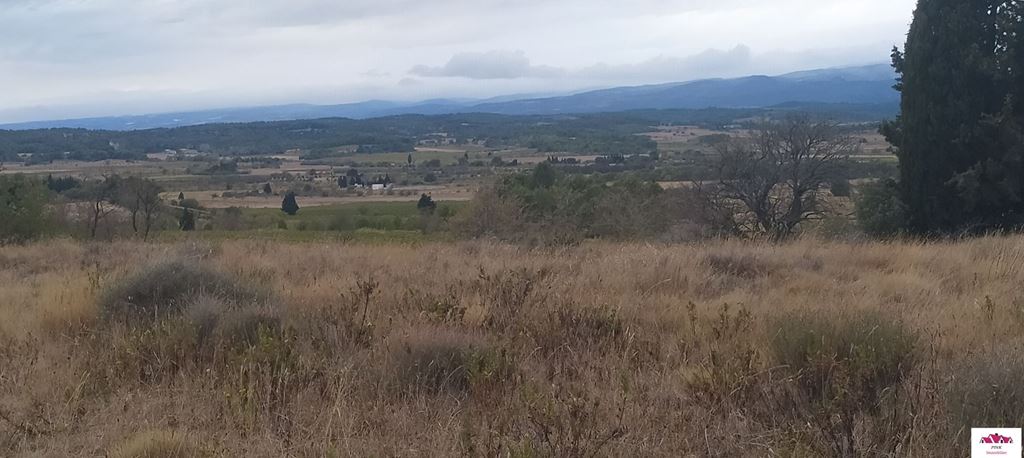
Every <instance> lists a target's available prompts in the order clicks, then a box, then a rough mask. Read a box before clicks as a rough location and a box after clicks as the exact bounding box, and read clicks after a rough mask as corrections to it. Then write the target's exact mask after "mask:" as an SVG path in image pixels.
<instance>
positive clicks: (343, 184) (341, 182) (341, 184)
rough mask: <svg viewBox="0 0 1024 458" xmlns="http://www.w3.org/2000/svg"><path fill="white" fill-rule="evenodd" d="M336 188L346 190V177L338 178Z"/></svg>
mask: <svg viewBox="0 0 1024 458" xmlns="http://www.w3.org/2000/svg"><path fill="white" fill-rule="evenodd" d="M338 187H339V188H341V189H346V188H348V177H347V176H345V175H342V176H340V177H338Z"/></svg>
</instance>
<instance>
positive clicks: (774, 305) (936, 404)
mask: <svg viewBox="0 0 1024 458" xmlns="http://www.w3.org/2000/svg"><path fill="white" fill-rule="evenodd" d="M170 260H174V261H176V262H179V263H181V264H182V265H185V266H189V265H192V266H196V267H197V268H200V267H201V269H208V271H213V272H217V273H218V275H222V276H224V278H230V279H231V282H232V285H241V286H238V288H234V287H233V289H231V291H234V290H235V289H239V290H244V289H245V288H246V287H251V288H252V289H253V290H254V291H255V290H258V291H269V292H270V293H269V294H261V295H260V298H259V299H258V303H249V302H251V301H252V299H251V298H249V297H247V296H245V295H242V296H243V297H227V296H231V294H220V295H218V294H207V293H210V291H205V290H204V291H200V290H198V289H197V290H196V291H187V293H188V294H185V292H183V294H182V295H181V296H176V297H179V298H180V300H181V301H183V302H182V304H184V305H181V307H178V308H182V310H181V311H180V313H169V314H161V315H159V316H156V315H154V316H153V317H152V319H147V320H118V319H116V317H115V319H106V318H105V316H104V311H103V310H101V305H102V303H103V301H104V300H105V299H104V298H106V297H109V295H110V294H111V293H110V292H111V291H125V288H124V286H125V284H127V283H131V282H137V281H140V280H139V279H140V278H145V281H147V282H154V285H158V284H160V283H161V280H160V277H159V276H153V275H150V276H148V277H147V276H146V275H145V273H146V272H150V273H152V272H154V271H150V270H147V269H151V268H153V267H152V266H159V265H166V262H168V261H170ZM165 275H166V274H165ZM1022 280H1024V238H1021V237H1005V238H994V237H993V238H981V239H974V240H969V241H963V242H941V243H939V242H936V243H866V244H844V243H833V242H820V241H814V240H804V241H798V242H794V243H791V244H786V245H777V246H773V245H755V244H747V243H742V242H732V241H722V242H709V243H706V244H703V245H650V244H604V243H590V244H583V245H582V246H578V247H574V248H568V249H535V250H531V249H525V248H521V247H517V246H511V245H501V244H490V243H483V242H480V243H476V242H473V243H458V244H428V245H422V246H370V245H342V244H285V243H275V242H267V241H238V242H224V243H220V244H210V243H204V242H190V243H181V244H143V243H134V242H116V243H112V244H80V243H76V242H69V241H57V242H47V243H42V244H37V245H29V246H24V247H4V248H2V249H0V285H2V286H0V455H3V456H103V455H107V454H116V455H118V456H126V455H130V454H131V453H135V452H131V451H132V450H143V451H145V450H149V449H150V448H148V447H152V448H153V450H168V449H169V450H171V452H167V453H171V455H166V456H178V455H180V454H181V453H185V452H181V451H182V450H185V451H192V452H189V453H191V454H204V455H210V456H381V455H402V456H409V455H412V456H452V455H468V456H494V455H502V456H595V455H597V456H707V455H712V456H828V455H844V454H845V455H850V456H853V455H860V456H962V455H964V454H965V453H966V452H965V450H966V449H967V447H968V444H967V441H968V437H969V434H968V433H969V430H965V428H969V427H971V426H980V425H981V424H982V423H992V424H996V423H999V424H1008V423H1012V422H1015V421H1018V420H1021V419H1022V418H1021V417H1022V415H1021V412H1024V396H1022V395H1021V394H1020V393H1021V391H1020V390H1017V389H1016V387H1015V386H1012V384H1013V383H1014V381H1019V380H1020V378H1021V376H1024V363H1022V362H1021V361H1022V360H1021V359H1020V358H1017V357H1014V356H1013V355H1016V354H1019V353H1020V351H1021V346H1022V345H1021V344H1022V342H1024V340H1022V337H1021V335H1022V334H1021V332H1020V329H1021V325H1022V324H1024V293H1021V290H1020V284H1021V281H1022ZM169 281H170V280H169ZM131 284H132V287H133V288H138V287H139V284H137V283H131ZM177 288H183V289H188V286H187V285H186V286H181V284H178V286H177ZM213 293H217V291H213ZM124 300H126V301H129V302H130V300H131V299H130V298H124ZM247 301H249V302H247ZM175 310H177V308H175ZM865 317H868V318H865ZM805 319H806V320H805ZM805 322H806V323H809V324H803V323H805ZM793 323H797V324H796V325H794V324H793ZM871 323H875V324H871ZM878 323H885V324H884V325H880V324H878ZM879 329H880V330H879ZM987 374H996V375H992V376H990V375H987ZM992 424H990V425H989V426H992ZM1017 426H1020V425H1019V424H1018V425H1017ZM176 438H187V443H186V442H182V443H181V444H178V442H176V440H177V439H176ZM150 439H152V441H155V442H154V444H149V442H147V441H150ZM176 444H177V445H176ZM153 453H157V452H153ZM174 453H177V454H178V455H174ZM160 456H165V455H160Z"/></svg>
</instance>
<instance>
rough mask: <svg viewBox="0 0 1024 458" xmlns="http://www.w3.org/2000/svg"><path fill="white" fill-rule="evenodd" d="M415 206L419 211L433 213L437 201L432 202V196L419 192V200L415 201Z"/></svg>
mask: <svg viewBox="0 0 1024 458" xmlns="http://www.w3.org/2000/svg"><path fill="white" fill-rule="evenodd" d="M416 208H418V209H419V210H420V211H421V212H429V213H433V211H434V209H435V208H437V202H434V198H433V197H430V196H428V195H426V194H420V201H419V202H416Z"/></svg>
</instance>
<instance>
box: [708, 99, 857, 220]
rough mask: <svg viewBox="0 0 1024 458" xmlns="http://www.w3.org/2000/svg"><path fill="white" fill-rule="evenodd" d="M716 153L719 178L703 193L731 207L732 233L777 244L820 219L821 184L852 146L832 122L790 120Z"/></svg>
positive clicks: (833, 173) (736, 140)
mask: <svg viewBox="0 0 1024 458" xmlns="http://www.w3.org/2000/svg"><path fill="white" fill-rule="evenodd" d="M717 149H718V160H717V163H716V166H717V167H716V168H717V172H718V180H717V183H715V185H713V186H710V187H708V186H704V189H710V193H709V194H710V195H711V198H712V200H713V201H714V202H715V203H716V205H722V206H726V207H730V208H731V211H730V212H729V213H730V214H731V215H732V218H733V224H734V225H735V227H736V229H737V231H739V232H742V233H745V234H750V235H754V236H760V237H768V238H769V239H771V240H782V239H785V238H787V237H789V236H791V235H792V234H793V233H794V232H796V230H797V229H798V228H799V226H800V224H801V223H803V222H804V221H807V220H809V219H814V218H818V217H820V216H822V215H823V213H824V211H825V210H826V209H827V206H826V204H825V202H824V201H823V200H821V196H822V191H823V189H824V188H825V184H826V183H828V181H829V180H830V179H832V178H833V177H835V176H836V173H837V171H838V166H839V165H840V163H841V162H843V161H845V160H846V159H847V158H848V157H849V155H850V154H852V153H853V152H854V151H856V149H857V143H856V142H855V141H853V140H852V139H851V138H850V137H848V136H846V135H843V133H842V130H841V129H840V128H839V126H838V125H837V124H835V123H832V122H825V121H813V120H811V119H810V118H808V117H804V116H795V117H791V118H788V119H786V120H784V121H777V122H764V123H762V124H761V125H759V126H758V127H757V128H756V129H754V130H753V131H752V132H751V135H750V136H749V137H748V138H733V139H731V140H729V141H728V142H725V143H723V144H721V145H719V147H718V148H717Z"/></svg>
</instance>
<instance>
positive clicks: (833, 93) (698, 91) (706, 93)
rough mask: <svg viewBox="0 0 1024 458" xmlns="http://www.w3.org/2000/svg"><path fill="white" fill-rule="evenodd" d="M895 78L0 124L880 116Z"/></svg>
mask: <svg viewBox="0 0 1024 458" xmlns="http://www.w3.org/2000/svg"><path fill="white" fill-rule="evenodd" d="M895 77H896V75H895V74H894V73H893V70H892V69H891V68H890V67H889V65H887V64H877V65H868V66H859V67H843V68H828V69H820V70H809V71H801V72H795V73H788V74H785V75H779V76H747V77H742V78H731V79H722V78H720V79H705V80H698V81H689V82H683V83H668V84H657V85H647V86H632V87H617V88H611V89H602V90H596V91H589V92H582V93H578V94H570V95H562V96H557V97H544V98H530V97H514V96H505V97H499V98H494V99H487V100H453V99H437V100H427V101H421V102H414V103H403V102H388V101H368V102H360V103H350V104H341V105H311V104H293V105H275V106H264V107H250V108H227V109H218V110H203V111H190V112H180V113H164V114H151V115H137V116H113V117H99V118H84V119H68V120H55V121H33V122H23V123H16V124H4V125H0V129H11V130H23V129H39V128H53V127H75V128H86V129H108V130H136V129H151V128H160V127H179V126H189V125H198V124H210V123H226V122H253V121H282V120H294V119H317V118H335V117H343V118H353V119H365V118H375V117H382V116H392V115H400V114H424V115H434V114H452V113H496V114H508V115H537V114H539V115H551V114H575V113H599V112H619V111H629V110H647V109H678V108H686V109H695V108H710V107H716V108H762V107H775V106H794V105H798V106H802V105H807V106H813V107H816V108H817V109H818V110H819V111H820V110H821V109H822V107H828V106H835V107H838V108H837V109H838V110H842V107H846V106H856V107H859V108H858V109H863V108H864V107H871V110H872V113H878V115H879V116H880V117H885V116H891V115H894V114H895V113H896V112H897V110H898V104H899V93H898V92H896V91H895V90H894V89H893V88H892V86H893V83H894V82H895Z"/></svg>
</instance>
